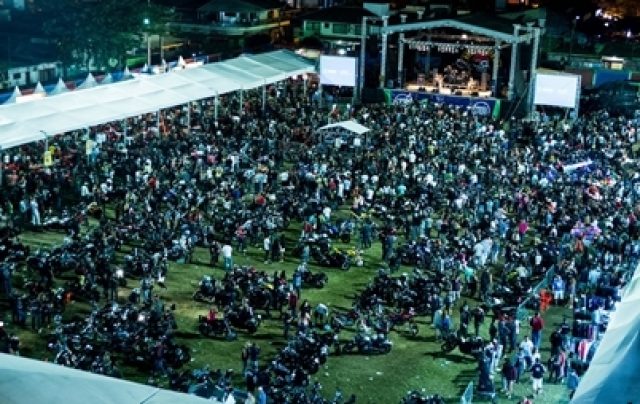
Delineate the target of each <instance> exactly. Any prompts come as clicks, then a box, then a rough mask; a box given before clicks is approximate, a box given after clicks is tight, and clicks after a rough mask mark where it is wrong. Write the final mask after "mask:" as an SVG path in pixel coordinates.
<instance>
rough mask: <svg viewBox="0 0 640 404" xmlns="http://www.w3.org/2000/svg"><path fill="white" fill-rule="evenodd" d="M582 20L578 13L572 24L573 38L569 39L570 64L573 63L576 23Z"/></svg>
mask: <svg viewBox="0 0 640 404" xmlns="http://www.w3.org/2000/svg"><path fill="white" fill-rule="evenodd" d="M578 20H580V16H579V15H576V18H575V19H574V20H573V22H572V24H571V38H570V39H569V65H571V57H572V56H573V36H574V35H575V33H576V24H577V23H578Z"/></svg>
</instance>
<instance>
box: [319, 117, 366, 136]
mask: <svg viewBox="0 0 640 404" xmlns="http://www.w3.org/2000/svg"><path fill="white" fill-rule="evenodd" d="M334 128H341V129H346V130H348V131H350V132H353V133H356V134H358V135H362V134H363V133H366V132H369V130H370V129H369V128H367V127H366V126H363V125H360V124H359V123H358V122H356V121H354V120H351V121H342V122H337V123H330V124H329V125H324V126H323V127H321V128H319V129H318V130H327V129H334Z"/></svg>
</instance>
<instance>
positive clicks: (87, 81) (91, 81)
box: [78, 73, 98, 90]
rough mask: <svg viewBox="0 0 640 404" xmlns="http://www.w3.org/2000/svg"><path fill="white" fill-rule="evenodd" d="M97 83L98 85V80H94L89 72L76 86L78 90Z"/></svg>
mask: <svg viewBox="0 0 640 404" xmlns="http://www.w3.org/2000/svg"><path fill="white" fill-rule="evenodd" d="M97 85H98V82H97V81H96V78H95V77H93V74H91V73H89V74H87V78H86V79H84V81H83V82H82V84H80V85H79V86H78V90H86V89H88V88H93V87H95V86H97Z"/></svg>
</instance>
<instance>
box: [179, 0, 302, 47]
mask: <svg viewBox="0 0 640 404" xmlns="http://www.w3.org/2000/svg"><path fill="white" fill-rule="evenodd" d="M283 7H284V5H283V3H280V2H277V1H275V0H211V1H209V2H207V3H205V4H203V5H202V6H200V7H198V8H197V9H196V13H195V15H194V16H193V18H183V19H182V20H181V21H176V22H172V23H170V24H169V25H170V27H171V29H172V30H173V31H175V33H176V34H178V35H179V34H181V33H183V34H203V35H215V36H217V37H222V38H224V39H225V40H232V41H237V42H238V43H239V44H241V43H242V42H243V39H245V38H247V37H249V36H253V35H258V34H266V35H269V37H271V39H272V40H277V39H278V38H280V37H281V36H282V35H283V33H284V29H285V27H288V26H289V25H290V18H289V16H288V14H285V13H284V10H283Z"/></svg>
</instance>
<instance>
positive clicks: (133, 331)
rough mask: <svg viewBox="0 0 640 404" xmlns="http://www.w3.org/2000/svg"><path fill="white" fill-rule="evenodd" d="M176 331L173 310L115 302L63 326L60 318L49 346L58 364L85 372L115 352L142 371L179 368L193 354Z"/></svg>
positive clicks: (112, 360) (111, 361) (50, 338)
mask: <svg viewBox="0 0 640 404" xmlns="http://www.w3.org/2000/svg"><path fill="white" fill-rule="evenodd" d="M176 328H177V325H176V322H175V318H174V316H173V313H172V312H171V311H159V310H157V309H153V308H150V307H146V306H142V307H137V306H134V305H131V304H127V305H118V304H117V303H112V304H107V305H105V306H104V307H102V308H101V309H94V310H93V311H92V313H91V314H90V315H89V316H88V317H87V318H85V319H76V320H72V321H70V322H67V323H62V321H61V320H60V318H59V317H58V318H57V319H56V327H55V332H54V334H52V335H50V336H49V342H48V347H49V349H50V350H51V351H52V352H54V353H55V359H54V362H55V363H59V364H62V365H65V366H72V367H77V368H80V369H83V370H92V369H91V368H90V367H89V366H90V365H91V364H93V363H94V362H95V363H105V362H106V361H105V359H104V356H105V355H109V356H110V355H111V354H113V353H118V354H121V355H120V356H119V357H121V358H122V359H123V360H124V362H125V363H126V364H128V365H130V366H135V367H137V368H139V369H144V370H159V368H172V369H179V368H180V367H182V366H183V365H185V364H187V363H188V362H189V361H190V359H191V355H190V353H189V349H188V347H186V346H185V345H180V344H178V343H177V342H176V341H175V340H174V338H173V333H174V330H175V329H176ZM114 361H115V360H114V358H112V359H111V360H110V361H109V363H112V364H113V362H114Z"/></svg>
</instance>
